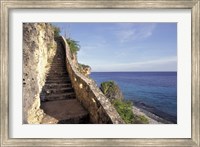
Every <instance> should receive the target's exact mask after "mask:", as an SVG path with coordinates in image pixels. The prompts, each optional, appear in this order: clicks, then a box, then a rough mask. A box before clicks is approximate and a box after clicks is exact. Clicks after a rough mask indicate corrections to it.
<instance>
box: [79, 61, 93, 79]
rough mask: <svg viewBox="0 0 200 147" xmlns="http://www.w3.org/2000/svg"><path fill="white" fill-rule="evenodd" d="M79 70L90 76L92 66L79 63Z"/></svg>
mask: <svg viewBox="0 0 200 147" xmlns="http://www.w3.org/2000/svg"><path fill="white" fill-rule="evenodd" d="M78 70H79V72H80V73H82V74H83V75H84V76H86V77H88V76H89V75H90V73H91V67H90V66H88V65H84V64H80V63H79V64H78Z"/></svg>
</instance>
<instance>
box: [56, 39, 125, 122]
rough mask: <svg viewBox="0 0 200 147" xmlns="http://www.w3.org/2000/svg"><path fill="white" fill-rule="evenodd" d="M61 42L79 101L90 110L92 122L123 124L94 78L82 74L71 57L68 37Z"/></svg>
mask: <svg viewBox="0 0 200 147" xmlns="http://www.w3.org/2000/svg"><path fill="white" fill-rule="evenodd" d="M60 40H61V43H62V45H63V47H64V49H65V53H66V67H67V70H68V74H69V77H70V80H71V83H72V86H73V88H74V90H75V94H76V97H77V99H78V100H79V102H80V103H81V104H82V105H83V107H84V108H85V109H86V110H87V111H88V112H89V117H90V122H91V123H94V124H109V123H110V124H123V123H124V121H123V120H122V119H121V117H120V116H119V114H118V113H117V111H116V109H115V108H114V106H113V105H112V104H111V103H110V101H109V100H108V99H107V98H106V96H105V95H104V94H103V93H102V92H101V90H100V89H99V88H98V86H97V84H96V83H95V82H94V80H92V79H90V78H88V77H86V76H84V75H82V74H81V73H80V72H79V71H78V70H77V68H76V67H75V65H74V64H73V59H72V58H71V57H72V56H71V52H70V49H69V46H68V43H67V41H66V39H65V38H64V37H63V36H61V37H60Z"/></svg>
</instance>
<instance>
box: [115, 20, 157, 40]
mask: <svg viewBox="0 0 200 147" xmlns="http://www.w3.org/2000/svg"><path fill="white" fill-rule="evenodd" d="M118 27H119V30H118V31H117V33H116V35H117V38H118V39H119V40H120V42H121V43H124V42H128V41H134V40H138V39H145V38H148V37H150V36H151V35H152V34H153V31H154V29H155V27H156V24H132V25H131V24H130V23H128V24H120V25H118Z"/></svg>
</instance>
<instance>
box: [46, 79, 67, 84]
mask: <svg viewBox="0 0 200 147" xmlns="http://www.w3.org/2000/svg"><path fill="white" fill-rule="evenodd" d="M69 81H70V79H69V78H57V79H55V78H54V79H52V78H48V79H46V82H52V83H53V82H69Z"/></svg>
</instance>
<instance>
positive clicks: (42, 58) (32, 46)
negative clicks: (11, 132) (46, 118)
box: [23, 23, 56, 124]
mask: <svg viewBox="0 0 200 147" xmlns="http://www.w3.org/2000/svg"><path fill="white" fill-rule="evenodd" d="M55 53H56V43H55V41H54V30H53V27H52V26H51V25H50V24H46V23H24V24H23V123H34V124H35V123H40V122H41V119H42V118H43V111H42V110H41V109H40V93H41V90H42V87H43V85H44V83H45V79H46V74H47V73H48V71H49V69H50V66H51V64H52V61H53V57H54V56H55Z"/></svg>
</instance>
